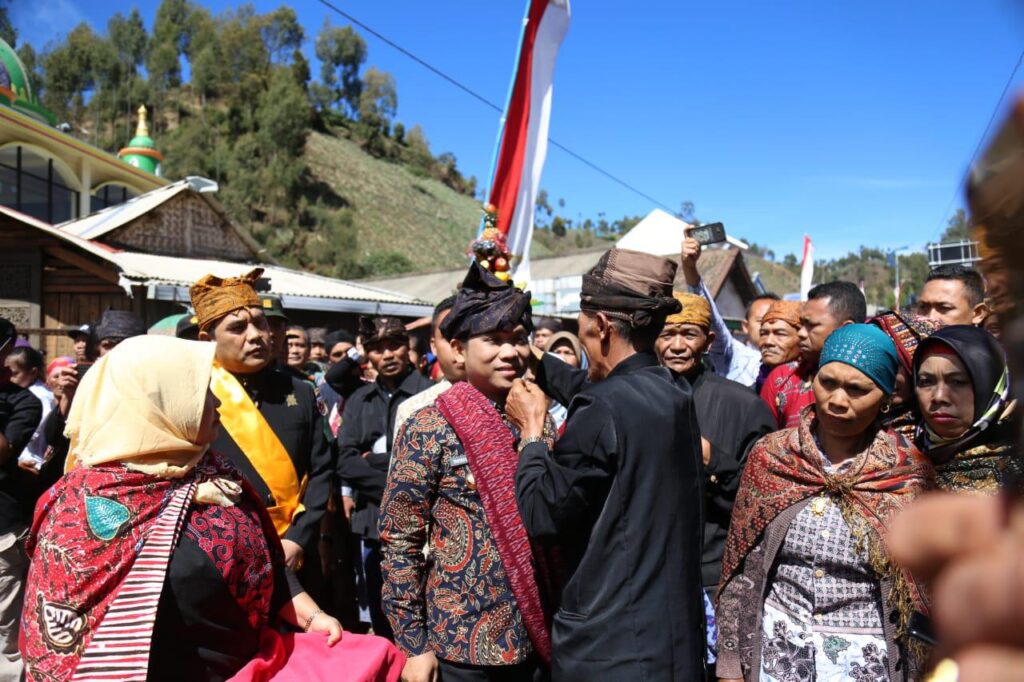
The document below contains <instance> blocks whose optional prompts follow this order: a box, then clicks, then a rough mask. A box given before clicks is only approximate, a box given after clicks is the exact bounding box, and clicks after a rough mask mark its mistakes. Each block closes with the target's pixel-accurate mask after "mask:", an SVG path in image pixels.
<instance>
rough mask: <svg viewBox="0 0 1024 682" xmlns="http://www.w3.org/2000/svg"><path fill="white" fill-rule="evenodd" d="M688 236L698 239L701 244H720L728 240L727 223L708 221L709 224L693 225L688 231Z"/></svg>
mask: <svg viewBox="0 0 1024 682" xmlns="http://www.w3.org/2000/svg"><path fill="white" fill-rule="evenodd" d="M686 232H687V236H688V237H690V238H691V239H696V240H697V243H698V244H700V245H701V246H707V245H708V244H719V243H721V242H724V241H725V240H726V235H725V225H723V224H722V223H708V224H707V225H698V226H697V227H691V228H690V229H688V230H687V231H686Z"/></svg>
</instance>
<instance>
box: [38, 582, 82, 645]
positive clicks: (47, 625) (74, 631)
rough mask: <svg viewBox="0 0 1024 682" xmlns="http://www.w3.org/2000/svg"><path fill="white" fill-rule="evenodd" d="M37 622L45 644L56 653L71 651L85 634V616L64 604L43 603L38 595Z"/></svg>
mask: <svg viewBox="0 0 1024 682" xmlns="http://www.w3.org/2000/svg"><path fill="white" fill-rule="evenodd" d="M38 613H39V621H40V625H41V627H40V628H39V629H40V630H42V632H43V638H44V639H45V640H46V643H47V644H48V645H50V647H52V648H53V649H56V650H57V651H63V652H66V651H71V650H73V649H74V648H75V647H77V646H78V643H79V642H80V641H81V639H82V633H84V632H85V627H86V624H87V623H86V618H85V615H83V614H81V613H79V612H78V611H77V610H75V609H73V608H71V607H70V606H68V605H66V604H59V603H56V602H48V601H44V600H43V597H42V595H39V606H38Z"/></svg>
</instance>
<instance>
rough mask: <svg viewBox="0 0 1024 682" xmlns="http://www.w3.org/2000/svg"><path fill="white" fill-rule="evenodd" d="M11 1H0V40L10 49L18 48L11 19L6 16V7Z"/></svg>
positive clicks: (16, 35) (15, 32) (16, 34)
mask: <svg viewBox="0 0 1024 682" xmlns="http://www.w3.org/2000/svg"><path fill="white" fill-rule="evenodd" d="M9 4H11V0H0V39H2V40H3V41H4V42H6V43H7V44H8V45H10V46H11V47H17V46H18V32H17V31H16V30H14V25H13V24H12V23H11V18H10V16H9V15H8V14H7V6H8V5H9Z"/></svg>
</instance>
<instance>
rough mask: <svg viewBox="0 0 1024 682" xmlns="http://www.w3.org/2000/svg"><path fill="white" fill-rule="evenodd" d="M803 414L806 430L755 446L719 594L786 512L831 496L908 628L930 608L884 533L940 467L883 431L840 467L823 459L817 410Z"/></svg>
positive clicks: (775, 436) (771, 437)
mask: <svg viewBox="0 0 1024 682" xmlns="http://www.w3.org/2000/svg"><path fill="white" fill-rule="evenodd" d="M801 417H802V418H801V421H800V426H799V427H798V428H795V429H784V430H782V431H777V432H775V433H771V434H768V435H767V436H765V437H764V438H762V439H761V440H760V441H758V442H757V444H756V445H755V446H754V447H753V449H752V450H751V451H750V455H749V456H748V460H747V466H746V467H745V468H744V470H743V477H742V479H741V482H740V489H739V492H738V493H737V495H736V504H735V506H734V507H733V514H732V524H731V525H730V528H729V537H728V539H727V540H726V544H725V555H724V556H723V559H722V583H721V587H720V588H719V594H721V591H722V590H723V589H724V588H725V586H726V585H727V584H728V583H729V581H730V580H731V579H732V578H733V577H734V576H735V575H736V574H737V572H738V569H739V568H740V565H741V564H742V562H743V559H744V557H746V555H747V554H748V553H749V552H750V551H751V550H752V549H753V548H754V547H755V546H756V545H757V544H758V542H759V541H760V539H761V537H762V535H763V533H764V530H765V528H766V527H767V526H768V524H769V523H771V521H772V520H773V519H774V518H775V517H776V516H778V515H779V513H780V512H782V511H783V510H784V509H787V508H789V507H791V506H793V505H794V504H796V503H798V502H800V501H802V500H805V499H807V498H810V497H814V496H820V495H825V496H827V497H829V498H831V500H832V502H833V503H835V504H836V505H838V506H839V507H840V510H841V511H842V513H843V518H844V519H845V520H846V523H847V525H848V526H849V528H850V532H851V533H852V534H853V535H854V537H855V538H856V539H857V542H858V544H859V546H861V547H862V548H863V549H864V551H867V552H868V556H869V562H870V564H871V566H872V569H873V570H874V571H875V574H876V576H879V577H886V578H889V579H891V580H892V581H893V583H894V592H895V593H896V594H895V599H896V600H897V601H898V602H899V603H898V611H899V612H900V616H901V626H905V624H906V620H907V619H908V618H909V615H910V611H911V610H915V609H916V610H918V611H921V612H925V613H926V612H927V606H926V604H925V601H924V598H923V596H922V593H921V590H920V588H919V587H918V585H917V583H916V582H915V580H914V578H913V577H912V576H911V575H910V574H909V572H907V571H905V570H904V569H901V568H898V567H896V566H894V565H892V564H891V563H890V562H889V561H888V557H887V555H886V552H885V547H884V544H883V543H882V540H881V538H882V537H883V535H884V531H885V526H886V524H887V523H888V521H889V519H891V518H892V517H893V516H894V515H895V514H896V513H898V512H899V511H900V510H901V509H903V508H904V507H906V506H907V505H908V504H909V503H910V502H911V501H913V500H914V499H915V498H916V497H917V496H918V495H920V494H921V493H922V492H923V491H925V490H927V489H929V488H930V487H931V486H932V484H933V481H934V472H933V470H932V467H931V465H930V463H929V462H928V461H927V460H926V459H925V458H924V456H923V455H921V453H920V452H918V450H917V448H915V447H914V446H913V445H912V444H911V443H910V442H909V441H907V440H906V439H905V438H903V437H902V436H899V435H897V434H895V433H893V432H891V431H879V432H877V433H876V435H875V437H874V439H873V440H872V442H871V444H870V445H869V446H868V448H867V449H866V450H865V451H864V452H863V453H862V454H860V455H858V456H857V457H856V458H855V459H854V460H852V461H851V462H849V463H848V465H847V466H845V467H843V468H841V469H839V470H833V469H832V468H831V467H827V466H826V465H825V463H824V462H823V461H822V457H821V451H820V450H819V448H818V445H817V442H816V440H815V438H814V435H813V434H814V428H815V421H816V419H817V418H816V417H815V412H814V408H813V407H811V408H806V409H805V410H804V411H803V413H802V415H801ZM902 630H903V627H901V632H902Z"/></svg>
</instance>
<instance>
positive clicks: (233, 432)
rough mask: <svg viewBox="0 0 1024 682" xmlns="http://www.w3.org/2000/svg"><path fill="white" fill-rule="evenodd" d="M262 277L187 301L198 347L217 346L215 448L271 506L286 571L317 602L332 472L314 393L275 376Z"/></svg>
mask: <svg viewBox="0 0 1024 682" xmlns="http://www.w3.org/2000/svg"><path fill="white" fill-rule="evenodd" d="M261 274H263V271H262V270H261V269H258V268H257V269H256V270H253V271H252V272H250V273H249V274H247V275H245V276H243V277H231V278H227V279H222V278H220V277H216V276H214V275H206V276H204V277H203V278H202V279H200V280H199V281H198V282H196V283H195V284H193V285H192V287H191V289H190V291H189V293H190V295H191V297H192V306H193V308H195V311H196V314H195V316H196V318H197V324H198V326H199V340H200V341H212V342H213V343H216V344H217V351H216V354H215V356H214V363H215V365H214V371H213V376H212V379H211V381H210V389H211V390H212V391H213V393H214V395H216V396H217V399H218V400H219V401H220V408H219V410H218V411H219V412H220V421H221V429H220V435H219V436H218V437H217V439H216V440H215V441H214V442H213V445H212V446H211V447H212V449H213V450H216V451H217V452H220V453H221V454H223V455H225V456H227V457H228V458H229V459H230V460H231V462H232V463H233V464H234V465H235V466H236V467H238V469H239V471H240V472H241V473H242V475H243V476H245V478H246V479H247V480H248V481H249V483H251V484H252V486H253V488H254V489H255V491H256V494H257V495H259V497H260V499H262V500H263V503H264V504H265V505H266V506H267V511H268V512H269V513H270V518H271V520H272V521H273V522H274V527H275V528H276V529H277V532H278V534H279V535H280V538H281V545H282V546H283V547H284V552H285V561H286V563H287V564H288V567H289V568H291V569H292V570H294V571H296V572H297V574H298V577H299V579H300V581H301V582H302V585H303V587H305V588H306V591H307V592H309V593H310V594H311V595H313V596H314V597H315V598H319V597H320V596H321V595H320V593H321V592H322V590H323V575H322V572H321V569H320V558H319V551H318V546H317V545H318V542H319V536H320V533H319V528H320V519H321V517H322V516H323V513H324V509H325V508H326V506H327V498H328V496H329V493H330V486H331V478H332V476H333V473H334V472H333V470H332V466H331V464H332V463H331V451H330V447H329V446H328V442H327V437H326V433H325V430H324V426H323V416H322V415H321V413H320V408H319V405H318V402H317V399H316V395H315V394H314V391H313V386H312V385H311V384H310V383H309V382H306V381H302V380H301V379H298V378H296V377H293V376H289V375H287V374H285V373H283V372H280V371H278V370H276V369H275V368H274V366H273V357H272V350H271V344H270V327H269V324H268V322H267V317H266V313H265V312H264V306H263V304H262V303H261V302H260V297H259V295H258V294H257V293H256V290H255V289H254V288H253V284H254V283H255V282H256V280H257V279H259V277H260V275H261Z"/></svg>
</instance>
